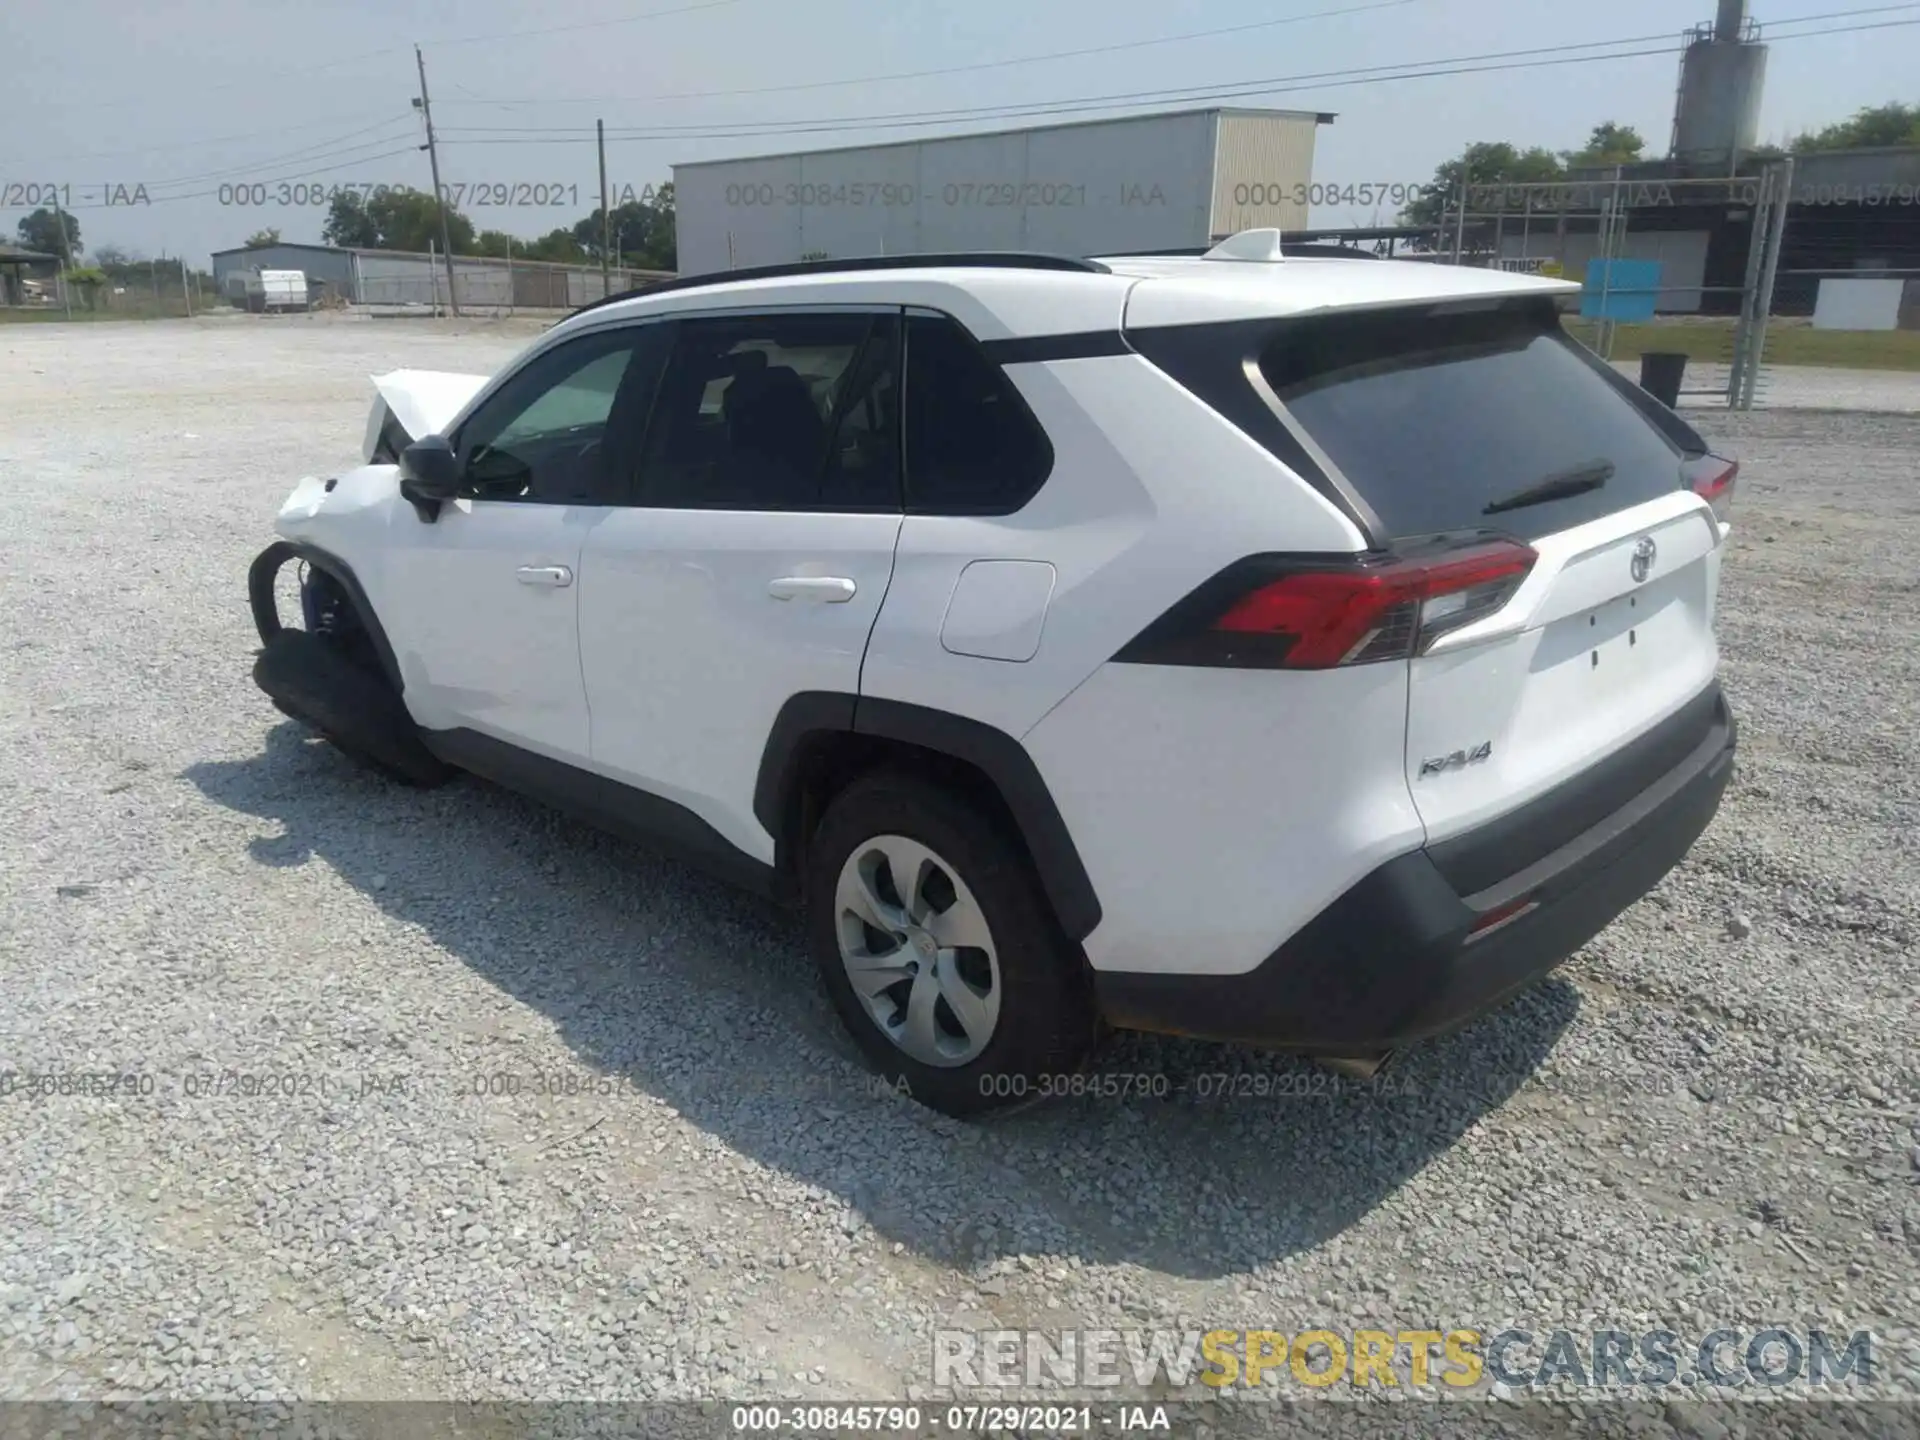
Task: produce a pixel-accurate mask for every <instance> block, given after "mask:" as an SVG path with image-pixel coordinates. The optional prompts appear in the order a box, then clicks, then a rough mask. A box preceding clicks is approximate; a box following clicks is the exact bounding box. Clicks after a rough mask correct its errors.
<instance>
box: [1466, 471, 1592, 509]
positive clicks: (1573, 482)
mask: <svg viewBox="0 0 1920 1440" xmlns="http://www.w3.org/2000/svg"><path fill="white" fill-rule="evenodd" d="M1612 478H1613V462H1612V461H1611V460H1591V461H1589V462H1588V463H1586V464H1585V465H1574V466H1571V467H1569V468H1568V469H1565V470H1556V471H1554V472H1553V474H1551V475H1549V476H1547V478H1546V479H1544V480H1541V481H1538V482H1537V483H1535V484H1532V485H1529V486H1528V487H1527V488H1526V489H1524V490H1516V491H1514V492H1513V494H1511V495H1505V496H1502V497H1501V498H1500V499H1498V500H1495V501H1494V502H1493V503H1492V504H1491V505H1489V506H1487V508H1486V509H1485V510H1483V511H1481V512H1480V513H1481V514H1483V515H1498V514H1499V513H1500V512H1501V511H1502V510H1518V509H1521V508H1522V507H1524V506H1527V505H1542V504H1545V503H1546V502H1547V501H1549V500H1565V499H1566V498H1567V497H1568V496H1569V495H1584V494H1586V493H1587V491H1589V490H1598V489H1599V488H1600V487H1601V486H1602V485H1604V484H1606V483H1607V481H1609V480H1611V479H1612Z"/></svg>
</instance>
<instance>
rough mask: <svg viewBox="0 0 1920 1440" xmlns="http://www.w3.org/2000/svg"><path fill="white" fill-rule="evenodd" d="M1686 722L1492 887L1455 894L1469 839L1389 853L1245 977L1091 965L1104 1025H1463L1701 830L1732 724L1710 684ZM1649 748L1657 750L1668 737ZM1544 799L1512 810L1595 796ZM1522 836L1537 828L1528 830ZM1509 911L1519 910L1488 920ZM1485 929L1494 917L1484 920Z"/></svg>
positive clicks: (1393, 1036)
mask: <svg viewBox="0 0 1920 1440" xmlns="http://www.w3.org/2000/svg"><path fill="white" fill-rule="evenodd" d="M1688 713H1689V714H1697V715H1698V716H1699V718H1700V720H1701V721H1703V722H1704V733H1701V731H1700V730H1699V729H1698V728H1697V727H1690V728H1691V729H1692V733H1693V735H1695V736H1697V737H1698V738H1696V739H1692V740H1691V743H1689V744H1687V745H1686V747H1685V751H1684V754H1683V755H1682V756H1681V757H1680V758H1678V762H1677V763H1674V764H1672V765H1671V766H1670V767H1669V766H1663V768H1662V770H1661V772H1660V773H1659V774H1658V776H1657V778H1653V779H1651V781H1650V783H1646V784H1644V785H1643V786H1641V787H1640V788H1638V789H1637V790H1635V791H1631V792H1629V793H1628V794H1626V795H1625V796H1621V797H1619V799H1618V801H1617V803H1615V804H1613V805H1611V806H1610V807H1609V808H1608V809H1607V811H1606V813H1604V814H1603V815H1600V816H1598V817H1597V818H1594V819H1593V820H1592V823H1589V824H1584V825H1583V826H1582V828H1581V829H1580V830H1579V832H1578V833H1577V834H1574V835H1572V836H1571V838H1567V839H1565V840H1564V841H1563V842H1562V843H1560V844H1558V845H1557V846H1556V847H1555V848H1554V849H1553V850H1552V851H1551V852H1550V853H1546V854H1540V853H1539V851H1537V850H1536V851H1531V852H1523V853H1524V858H1525V860H1526V861H1527V863H1525V865H1524V868H1521V869H1519V870H1517V871H1514V872H1512V873H1510V874H1506V875H1503V876H1501V877H1500V878H1497V879H1488V877H1486V876H1485V875H1484V874H1482V875H1479V876H1476V888H1475V889H1474V890H1473V892H1472V893H1470V894H1464V895H1463V894H1462V893H1461V892H1460V889H1458V888H1456V886H1457V884H1458V882H1459V880H1460V878H1461V877H1462V876H1463V874H1465V873H1467V871H1468V870H1471V869H1474V868H1478V867H1473V866H1466V867H1463V866H1462V865H1461V864H1460V863H1459V862H1458V860H1457V858H1453V857H1457V856H1458V855H1459V854H1460V853H1461V847H1462V846H1463V845H1464V846H1465V847H1466V849H1467V850H1469V851H1472V850H1475V849H1477V850H1478V851H1479V853H1480V855H1481V856H1484V855H1485V854H1486V853H1487V849H1486V847H1485V846H1478V847H1476V845H1475V836H1471V835H1470V836H1467V837H1462V838H1461V839H1457V840H1453V841H1449V842H1447V844H1445V845H1442V846H1438V847H1434V848H1431V849H1424V850H1416V851H1414V852H1412V853H1411V854H1408V855H1402V856H1400V857H1399V858H1397V859H1394V860H1391V861H1389V862H1388V863H1387V864H1385V865H1383V866H1381V867H1380V868H1379V869H1377V870H1375V871H1373V872H1372V873H1371V874H1370V875H1368V876H1367V877H1366V878H1365V879H1363V880H1361V881H1360V882H1359V883H1358V884H1357V885H1355V886H1354V887H1353V888H1352V889H1350V890H1348V891H1347V892H1346V893H1345V894H1344V895H1342V896H1341V897H1340V898H1339V899H1338V900H1336V901H1334V902H1333V903H1332V904H1331V905H1329V906H1328V907H1327V908H1326V909H1325V910H1323V911H1322V912H1321V913H1320V914H1319V915H1318V916H1316V917H1315V918H1314V919H1313V920H1312V921H1310V922H1309V923H1308V924H1307V925H1306V926H1305V927H1304V928H1303V929H1301V930H1300V931H1299V932H1298V933H1297V934H1296V935H1294V936H1293V938H1291V939H1290V940H1288V941H1287V942H1286V943H1285V944H1284V945H1282V946H1281V947H1280V948H1279V949H1278V950H1276V951H1274V953H1273V954H1272V955H1270V956H1268V957H1267V959H1265V960H1264V961H1262V962H1261V963H1260V964H1259V965H1257V966H1255V967H1254V968H1253V969H1252V970H1250V971H1247V972H1245V973H1243V974H1239V975H1169V974H1159V973H1156V974H1146V973H1138V972H1119V971H1095V972H1094V983H1095V987H1096V990H1097V993H1098V995H1099V999H1100V1003H1101V1006H1102V1008H1103V1010H1104V1012H1105V1014H1106V1016H1107V1018H1108V1020H1109V1021H1110V1022H1111V1023H1112V1024H1114V1025H1116V1026H1119V1027H1121V1028H1123V1029H1137V1030H1157V1031H1166V1032H1171V1033H1174V1034H1180V1035H1192V1036H1196V1037H1199V1038H1201V1039H1208V1040H1226V1041H1242V1042H1247V1043H1253V1044H1263V1045H1274V1046H1281V1047H1285V1048H1288V1049H1300V1050H1307V1051H1311V1052H1313V1053H1316V1054H1321V1055H1326V1056H1356V1057H1357V1056H1371V1055H1375V1054H1378V1053H1379V1052H1381V1051H1384V1050H1392V1049H1395V1048H1397V1047H1400V1046H1403V1045H1407V1044H1410V1043H1412V1042H1414V1041H1417V1040H1422V1039H1426V1038H1428V1037H1430V1036H1433V1035H1436V1034H1440V1033H1442V1032H1444V1031H1447V1030H1450V1029H1452V1028H1454V1027H1456V1026H1458V1025H1460V1024H1462V1023H1463V1022H1465V1021H1467V1020H1470V1019H1472V1018H1473V1017H1474V1016H1476V1015H1478V1014H1480V1013H1481V1012H1483V1011H1485V1010H1487V1009H1489V1008H1490V1007H1492V1006H1494V1005H1497V1004H1498V1003H1500V1002H1501V1001H1502V1000H1504V999H1506V998H1508V997H1509V996H1510V995H1512V994H1514V993H1515V992H1516V991H1518V990H1521V989H1523V988H1525V987H1526V986H1528V985H1531V984H1532V983H1534V982H1535V981H1537V980H1540V979H1542V978H1543V977H1544V976H1545V975H1546V974H1547V973H1548V972H1549V971H1551V970H1553V969H1554V968H1555V967H1556V966H1558V965H1559V964H1560V963H1561V962H1562V961H1564V960H1565V959H1566V958H1567V957H1568V956H1570V955H1571V954H1573V952H1574V951H1576V950H1578V949H1579V948H1580V947H1581V946H1582V945H1584V944H1586V942H1587V941H1589V940H1591V939H1592V938H1593V937H1594V936H1595V935H1597V934H1599V932H1600V931H1601V930H1603V929H1604V928H1605V927H1606V926H1607V925H1608V923H1609V922H1611V921H1612V920H1613V919H1614V917H1615V916H1617V915H1619V914H1620V912H1621V911H1623V910H1625V909H1626V908H1627V907H1628V906H1629V905H1631V904H1633V902H1634V901H1636V900H1638V899H1639V898H1640V897H1641V896H1643V895H1645V894H1646V893H1647V892H1648V891H1649V890H1651V889H1652V888H1653V887H1654V886H1655V885H1657V884H1658V883H1659V882H1660V880H1661V878H1662V877H1663V876H1665V875H1666V873H1667V872H1668V871H1669V870H1671V869H1672V868H1673V867H1674V865H1676V864H1677V863H1678V862H1679V860H1680V859H1681V857H1682V856H1684V855H1685V854H1686V853H1687V851H1688V850H1689V849H1690V848H1691V847H1692V845H1693V842H1694V841H1695V840H1697V839H1698V838H1699V837H1700V834H1701V832H1702V831H1704V830H1705V829H1706V828H1707V825H1708V824H1709V823H1710V822H1711V821H1712V819H1713V817H1714V814H1715V813H1716V812H1717V811H1718V810H1719V808H1720V798H1721V796H1722V794H1723V793H1724V792H1725V790H1726V787H1727V782H1728V780H1729V779H1730V778H1731V777H1732V773H1733V757H1734V749H1735V744H1736V727H1735V725H1734V721H1733V716H1732V713H1731V712H1730V711H1729V709H1728V708H1727V704H1726V700H1725V698H1724V697H1723V696H1722V695H1721V694H1720V692H1719V689H1718V687H1717V686H1715V687H1714V688H1713V689H1712V690H1710V691H1709V692H1708V693H1707V694H1705V695H1703V696H1702V697H1701V699H1700V700H1699V701H1698V702H1696V703H1695V705H1694V706H1689V707H1688ZM1662 728H1663V729H1665V728H1666V727H1662ZM1660 738H1662V739H1663V742H1664V744H1665V745H1666V747H1667V750H1668V754H1669V755H1671V753H1672V749H1673V744H1672V742H1673V738H1674V737H1673V736H1672V735H1671V734H1669V735H1667V736H1665V737H1660ZM1615 793H1616V795H1618V792H1617V791H1616V792H1615ZM1557 794H1558V792H1556V795H1549V796H1548V797H1546V798H1545V800H1544V801H1537V802H1535V803H1534V805H1531V806H1528V807H1526V812H1525V813H1526V814H1527V815H1528V816H1529V817H1530V818H1531V819H1532V820H1533V821H1535V822H1539V821H1542V820H1545V821H1549V822H1550V821H1551V819H1552V816H1553V812H1554V811H1555V810H1556V809H1560V810H1561V813H1562V814H1563V815H1564V813H1565V811H1564V809H1563V808H1562V807H1564V806H1567V805H1573V806H1576V808H1583V809H1584V808H1585V807H1587V806H1590V805H1591V801H1592V799H1593V790H1592V787H1591V786H1590V785H1579V784H1577V785H1576V786H1574V787H1569V788H1568V792H1567V795H1566V797H1565V798H1564V799H1559V798H1556V796H1557ZM1583 818H1584V817H1583ZM1526 828H1528V829H1532V830H1534V831H1535V833H1539V827H1538V825H1537V824H1535V825H1530V826H1528V827H1526ZM1512 831H1513V825H1512V822H1511V820H1508V821H1501V822H1495V825H1494V826H1492V827H1489V833H1490V834H1493V833H1495V832H1498V837H1499V839H1500V842H1501V843H1500V844H1498V845H1497V846H1496V847H1495V848H1496V849H1497V850H1509V849H1510V846H1509V843H1508V842H1509V839H1510V837H1511V833H1512ZM1478 833H1479V832H1476V835H1478ZM1536 855H1537V856H1538V858H1537V859H1536V858H1534V857H1535V856H1536ZM1443 871H1444V872H1445V873H1443ZM1449 875H1451V876H1452V877H1453V878H1452V880H1450V879H1449ZM1480 881H1484V882H1485V883H1477V882H1480ZM1516 904H1523V905H1525V906H1526V907H1527V908H1525V909H1524V910H1522V911H1520V912H1519V913H1516V914H1514V915H1513V916H1512V918H1508V919H1505V920H1503V921H1499V920H1497V917H1499V916H1501V915H1503V914H1505V913H1506V911H1507V907H1510V906H1513V905H1516ZM1490 919H1492V920H1496V921H1497V923H1484V922H1487V921H1489V920H1490ZM1476 925H1480V926H1481V927H1482V928H1481V929H1480V931H1479V933H1477V934H1476V933H1475V927H1476Z"/></svg>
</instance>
